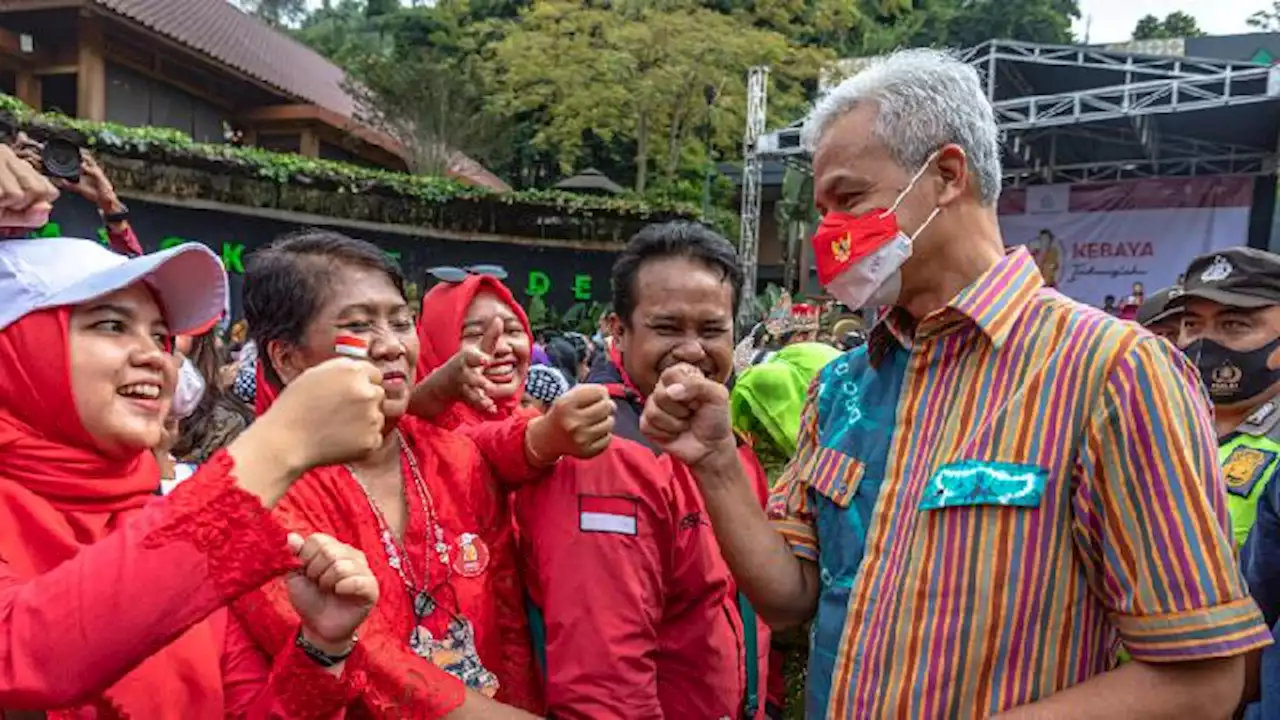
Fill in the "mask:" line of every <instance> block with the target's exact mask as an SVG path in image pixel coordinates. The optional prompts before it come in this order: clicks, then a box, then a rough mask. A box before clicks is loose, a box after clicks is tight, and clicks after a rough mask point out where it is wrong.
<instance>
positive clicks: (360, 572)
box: [287, 533, 378, 655]
mask: <svg viewBox="0 0 1280 720" xmlns="http://www.w3.org/2000/svg"><path fill="white" fill-rule="evenodd" d="M289 549H290V550H292V551H293V552H294V553H295V554H296V555H297V556H298V561H299V562H301V563H302V567H301V569H299V570H298V571H297V572H295V573H294V574H293V575H291V576H290V577H289V579H288V581H287V583H288V587H289V602H291V603H293V609H294V610H297V611H298V617H300V618H302V635H303V637H305V638H306V639H307V641H308V642H310V643H311V644H312V645H315V646H316V647H318V648H320V649H321V650H323V651H325V652H327V653H329V654H332V655H340V654H342V653H344V652H346V651H347V650H349V649H351V644H352V643H353V642H355V635H356V629H357V628H359V627H360V624H361V623H363V622H364V619H365V618H366V617H368V616H369V611H371V610H372V609H373V606H374V605H375V604H377V602H378V580H377V578H375V577H374V575H373V571H372V570H370V569H369V563H368V561H367V560H365V557H364V553H362V552H360V551H359V550H357V549H355V548H353V547H351V546H350V545H346V544H343V543H341V542H338V541H337V540H335V539H333V538H331V537H329V536H328V535H325V534H323V533H315V534H314V535H312V536H311V537H308V538H307V539H306V540H305V541H304V540H303V539H302V536H301V535H296V534H291V535H289Z"/></svg>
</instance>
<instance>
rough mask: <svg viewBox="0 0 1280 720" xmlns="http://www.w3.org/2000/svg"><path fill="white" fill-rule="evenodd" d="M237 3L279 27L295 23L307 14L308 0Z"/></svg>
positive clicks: (269, 23)
mask: <svg viewBox="0 0 1280 720" xmlns="http://www.w3.org/2000/svg"><path fill="white" fill-rule="evenodd" d="M236 5H238V6H240V9H242V10H244V11H245V12H247V13H249V14H251V15H256V16H257V17H258V18H260V19H261V20H262V21H263V22H265V23H267V24H268V25H274V26H275V27H278V28H284V27H287V26H291V25H294V24H295V23H297V22H298V21H299V20H301V19H302V18H304V17H306V15H307V2H306V0H237V1H236Z"/></svg>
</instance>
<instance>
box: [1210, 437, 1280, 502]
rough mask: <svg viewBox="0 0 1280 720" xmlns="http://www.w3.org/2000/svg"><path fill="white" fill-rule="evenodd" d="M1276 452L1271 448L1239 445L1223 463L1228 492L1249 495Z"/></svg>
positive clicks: (1242, 495) (1241, 495) (1243, 495)
mask: <svg viewBox="0 0 1280 720" xmlns="http://www.w3.org/2000/svg"><path fill="white" fill-rule="evenodd" d="M1275 457H1276V454H1275V453H1273V452H1271V451H1269V450H1259V449H1257V448H1251V447H1238V448H1236V449H1235V450H1232V451H1231V454H1230V455H1228V456H1227V461H1226V462H1225V463H1223V464H1222V474H1223V475H1225V476H1226V478H1227V492H1230V493H1231V494H1232V495H1238V496H1240V497H1246V498H1247V497H1249V496H1250V495H1252V494H1253V488H1254V486H1255V485H1257V484H1258V481H1259V480H1261V479H1262V476H1263V474H1265V473H1266V471H1267V468H1268V467H1269V466H1270V465H1271V461H1272V460H1274V459H1275Z"/></svg>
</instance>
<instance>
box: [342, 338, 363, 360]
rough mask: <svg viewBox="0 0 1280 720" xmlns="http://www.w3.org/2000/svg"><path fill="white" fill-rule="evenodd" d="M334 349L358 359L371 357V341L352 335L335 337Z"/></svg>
mask: <svg viewBox="0 0 1280 720" xmlns="http://www.w3.org/2000/svg"><path fill="white" fill-rule="evenodd" d="M333 351H334V352H335V353H337V354H339V355H345V356H347V357H349V358H355V359H357V360H368V359H369V343H368V342H366V341H365V340H364V339H363V338H358V337H355V336H352V335H339V336H338V337H336V338H334V339H333Z"/></svg>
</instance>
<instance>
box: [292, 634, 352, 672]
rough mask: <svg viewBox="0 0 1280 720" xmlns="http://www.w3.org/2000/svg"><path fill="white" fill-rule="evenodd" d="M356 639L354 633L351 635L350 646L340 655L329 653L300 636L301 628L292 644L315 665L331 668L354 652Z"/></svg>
mask: <svg viewBox="0 0 1280 720" xmlns="http://www.w3.org/2000/svg"><path fill="white" fill-rule="evenodd" d="M357 639H358V638H357V637H356V636H355V635H352V636H351V647H349V648H347V651H346V652H344V653H342V654H341V655H330V654H329V653H327V652H325V651H323V650H321V649H320V648H318V647H316V646H315V645H312V644H311V643H310V642H308V641H307V639H306V638H305V637H303V636H302V630H298V636H297V637H296V638H295V639H294V641H293V644H294V646H295V647H297V648H298V649H299V650H301V651H302V652H303V654H305V655H306V656H307V657H309V658H311V659H312V660H313V661H314V662H315V663H316V664H317V665H320V666H321V667H327V668H331V667H333V666H334V665H337V664H338V663H340V662H342V661H344V660H346V659H347V658H349V657H351V653H353V652H355V649H356V640H357Z"/></svg>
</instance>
